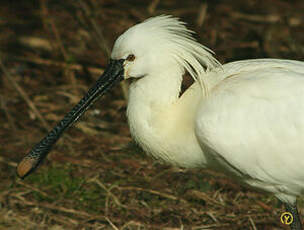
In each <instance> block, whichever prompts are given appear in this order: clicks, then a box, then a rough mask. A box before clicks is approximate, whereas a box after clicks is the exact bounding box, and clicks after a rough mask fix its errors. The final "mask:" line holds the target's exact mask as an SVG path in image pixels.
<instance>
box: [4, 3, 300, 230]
mask: <svg viewBox="0 0 304 230" xmlns="http://www.w3.org/2000/svg"><path fill="white" fill-rule="evenodd" d="M231 2H232V1H231ZM38 3H39V4H37V1H20V2H18V3H17V2H16V3H14V2H9V1H1V3H0V15H1V17H0V25H1V26H2V33H1V34H0V47H2V48H1V54H0V56H1V63H3V65H2V67H1V69H2V70H1V73H2V77H1V78H0V106H1V107H0V153H1V156H0V170H1V174H0V178H1V181H2V183H1V185H0V230H1V229H37V230H39V229H51V230H61V229H115V230H116V229H120V230H126V229H168V230H169V229H170V230H173V229H174V230H175V229H176V230H177V229H193V230H194V229H252V230H255V229H259V230H263V229H264V230H266V229H287V228H286V227H285V226H283V225H282V224H280V222H279V216H280V213H281V212H282V206H281V204H280V203H278V202H277V201H276V199H275V198H273V197H271V196H270V195H268V194H261V193H256V192H254V191H252V190H250V189H247V188H244V187H241V186H240V185H238V184H235V183H234V182H232V181H230V180H229V178H226V177H224V176H222V175H220V174H217V173H214V172H210V171H208V170H189V171H186V170H182V169H176V168H172V167H170V166H166V165H162V164H160V163H158V162H155V161H153V159H150V158H149V157H147V156H146V155H145V154H144V153H142V151H141V150H140V149H139V148H138V147H136V146H135V145H134V144H133V143H132V141H131V138H130V134H129V131H128V127H127V124H126V118H125V115H124V111H125V107H126V102H125V100H124V97H123V94H122V92H121V89H119V88H116V89H115V90H113V91H112V92H111V94H110V95H108V96H107V97H105V98H103V99H102V100H100V101H99V102H97V103H96V105H95V106H94V107H93V108H92V109H91V110H89V111H88V112H87V113H86V115H85V118H83V119H82V120H81V121H80V123H78V124H77V125H76V127H74V128H71V129H70V130H69V131H68V133H67V135H65V138H64V139H63V140H62V141H60V142H59V143H58V144H57V145H56V147H55V148H54V150H53V152H52V154H50V156H49V159H48V160H47V161H46V162H45V163H44V164H43V166H42V167H41V168H40V169H39V170H38V171H37V172H36V173H35V174H34V175H32V176H30V177H29V178H27V179H26V180H24V181H21V180H19V179H17V178H16V175H15V166H16V162H18V161H19V160H20V159H21V157H22V156H23V155H24V154H25V152H26V151H28V150H29V148H30V147H31V146H32V145H33V144H35V143H36V142H37V141H38V140H39V139H40V138H41V137H43V135H44V134H45V133H46V131H45V129H44V128H45V127H47V126H52V125H54V124H55V123H56V122H58V121H59V120H60V119H61V118H62V117H63V115H64V114H65V113H66V112H67V111H68V110H69V108H71V107H72V105H73V104H75V103H76V102H77V101H78V100H79V99H80V97H81V95H82V94H83V93H84V92H85V90H86V89H87V88H88V87H89V86H90V85H92V84H93V82H94V80H95V79H96V78H97V76H98V74H100V73H101V72H102V68H103V67H104V66H105V64H106V62H107V56H108V47H110V46H111V45H112V44H113V41H114V39H115V38H116V37H117V36H118V35H119V34H120V33H121V32H122V31H124V30H125V29H126V28H128V27H129V26H131V25H132V24H134V23H136V22H138V21H141V20H143V19H145V18H147V17H149V16H151V15H159V14H162V13H167V14H173V15H176V16H179V17H181V18H182V19H183V20H185V21H187V22H188V23H189V26H190V27H191V28H192V29H193V30H195V31H196V32H198V36H197V37H198V39H199V41H200V42H202V43H203V44H205V45H207V46H208V47H210V48H212V49H213V50H215V51H216V53H217V57H218V58H219V60H220V61H221V62H223V63H224V62H228V61H232V60H238V59H244V58H261V57H274V58H276V57H277V58H290V59H298V60H301V59H302V60H303V53H304V48H303V44H304V42H303V41H304V34H303V29H304V28H303V25H304V24H303V20H304V19H303V10H304V4H303V1H301V0H298V1H293V2H292V3H290V2H289V1H283V0H276V1H273V0H264V1H245V2H244V1H241V0H239V1H233V5H228V4H227V3H221V2H219V1H209V2H207V3H201V2H199V1H197V0H190V1H172V0H163V1H155V0H154V1H152V0H151V1H116V0H109V1H105V0H104V1H90V0H86V1H84V0H82V1H64V2H63V1H44V0H41V1H39V2H38ZM274 3H275V4H274ZM231 4H232V3H231ZM106 43H107V45H105V44H106ZM301 207H303V206H301ZM300 210H302V208H301V209H300ZM302 213H303V211H302Z"/></svg>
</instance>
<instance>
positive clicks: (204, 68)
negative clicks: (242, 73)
mask: <svg viewBox="0 0 304 230" xmlns="http://www.w3.org/2000/svg"><path fill="white" fill-rule="evenodd" d="M185 24H186V23H184V22H182V21H180V20H179V19H178V18H175V17H173V16H170V15H161V16H157V17H153V18H149V19H147V20H145V21H143V22H142V23H140V24H138V25H136V26H139V27H141V26H143V29H145V30H146V29H147V28H149V30H152V31H154V33H155V34H157V36H159V38H160V39H166V41H168V43H166V45H167V46H170V52H171V53H172V55H173V56H174V58H175V60H176V61H177V62H178V63H179V64H180V65H182V66H183V67H184V68H185V69H186V70H187V71H188V72H189V74H190V75H191V77H192V78H193V79H194V80H195V81H199V83H200V84H201V86H202V87H204V89H206V86H205V84H204V73H206V72H209V71H210V70H212V69H214V68H217V67H221V64H220V63H219V61H218V60H217V59H216V58H215V57H214V56H213V55H214V52H213V51H212V50H210V49H209V48H207V47H206V46H204V45H202V44H200V43H198V42H197V41H196V40H195V39H194V37H193V36H192V34H193V33H194V32H193V31H191V30H189V29H187V28H186V26H185ZM138 29H140V28H138ZM152 31H151V32H152Z"/></svg>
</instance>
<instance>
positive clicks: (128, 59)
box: [126, 54, 135, 61]
mask: <svg viewBox="0 0 304 230" xmlns="http://www.w3.org/2000/svg"><path fill="white" fill-rule="evenodd" d="M126 60H127V61H134V60H135V56H134V54H130V55H129V56H128V57H127V59H126Z"/></svg>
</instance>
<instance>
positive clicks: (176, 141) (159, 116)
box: [127, 69, 205, 167]
mask: <svg viewBox="0 0 304 230" xmlns="http://www.w3.org/2000/svg"><path fill="white" fill-rule="evenodd" d="M182 76H183V70H176V69H175V70H173V71H172V70H171V71H170V70H168V69H167V70H166V72H165V73H164V72H163V73H155V75H150V76H146V77H144V78H142V79H139V80H137V81H136V82H133V83H132V84H131V85H130V88H129V101H128V108H127V116H128V122H129V127H130V132H131V134H132V137H133V139H135V141H136V142H137V143H138V144H139V145H140V146H141V147H142V148H143V149H144V150H145V151H146V152H147V153H149V154H151V155H153V156H154V157H155V158H158V159H161V160H163V161H166V162H170V163H171V164H174V165H179V166H184V167H195V166H197V165H198V164H200V165H202V164H204V163H205V158H204V155H203V153H202V151H201V149H200V147H199V145H198V142H197V140H196V137H195V134H194V122H193V121H194V116H195V111H196V109H197V103H198V101H199V99H198V98H200V95H201V88H199V87H200V86H199V85H198V84H197V83H195V84H196V85H198V87H196V89H195V90H190V91H189V92H188V93H187V91H186V92H185V93H184V94H183V95H182V97H181V98H179V93H180V89H181V84H182ZM192 91H193V92H194V91H195V92H196V94H193V93H192ZM189 154H191V157H189Z"/></svg>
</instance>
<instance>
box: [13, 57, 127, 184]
mask: <svg viewBox="0 0 304 230" xmlns="http://www.w3.org/2000/svg"><path fill="white" fill-rule="evenodd" d="M123 62H124V60H122V59H121V60H110V63H109V65H108V66H107V68H106V69H105V71H104V73H103V74H102V75H101V77H100V78H99V79H98V80H97V82H96V83H95V85H94V86H93V87H92V88H90V89H89V91H88V92H87V93H86V95H85V96H84V97H83V98H82V99H81V100H80V101H79V102H78V104H77V105H76V106H75V107H74V108H73V109H72V110H71V111H70V112H69V113H67V114H66V115H65V116H64V118H63V119H62V120H61V121H60V122H59V123H58V124H57V125H56V126H55V127H54V128H53V129H52V130H51V131H50V132H49V133H48V134H47V135H46V136H45V137H44V138H43V139H42V140H41V141H40V142H39V143H37V144H36V145H35V146H34V147H33V148H32V150H31V151H30V152H29V153H28V154H27V155H26V156H25V157H24V158H23V159H22V161H21V162H20V163H19V164H18V166H17V174H18V176H19V177H20V178H22V179H23V178H25V177H26V176H27V175H29V174H30V173H31V172H33V171H34V170H35V169H36V168H37V167H38V166H39V165H40V163H41V162H42V160H43V159H44V158H45V157H46V156H47V154H48V153H49V152H50V150H51V148H52V146H53V145H54V144H55V143H56V141H57V140H58V139H59V138H60V136H61V135H62V134H63V132H64V131H65V130H66V129H67V128H68V127H69V126H71V125H72V124H73V123H74V122H75V121H77V119H78V118H79V117H81V115H82V114H83V113H84V112H85V111H86V110H87V109H88V108H89V107H90V105H92V104H93V102H94V101H95V100H96V99H97V98H99V97H100V96H102V95H104V94H105V93H106V92H107V91H108V90H109V89H111V88H112V87H113V86H114V85H115V84H116V83H118V82H119V81H121V80H122V79H123V71H124V69H123Z"/></svg>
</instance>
